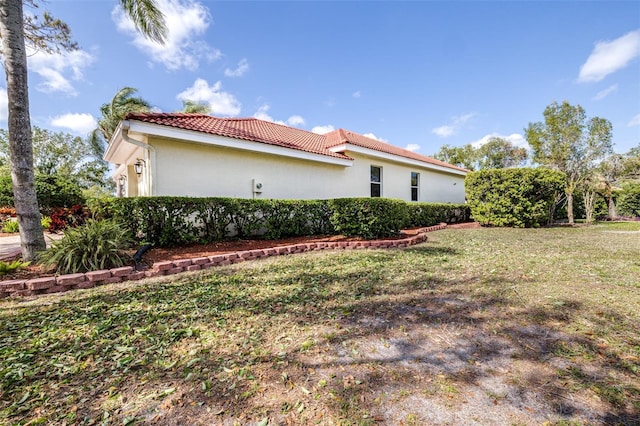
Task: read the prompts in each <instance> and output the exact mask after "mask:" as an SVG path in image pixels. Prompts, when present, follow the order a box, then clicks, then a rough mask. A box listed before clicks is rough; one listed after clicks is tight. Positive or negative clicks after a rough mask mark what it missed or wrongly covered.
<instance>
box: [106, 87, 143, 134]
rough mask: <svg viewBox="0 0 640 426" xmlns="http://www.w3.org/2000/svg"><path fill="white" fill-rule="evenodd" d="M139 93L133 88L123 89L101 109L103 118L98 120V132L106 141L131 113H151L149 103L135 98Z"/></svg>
mask: <svg viewBox="0 0 640 426" xmlns="http://www.w3.org/2000/svg"><path fill="white" fill-rule="evenodd" d="M137 91H138V89H134V88H133V87H123V88H122V89H120V90H118V92H117V93H116V94H115V96H114V97H113V99H111V102H109V103H108V104H103V105H102V106H101V107H100V112H101V113H102V118H101V119H100V120H98V128H97V129H96V131H99V132H100V134H101V135H102V137H104V139H105V140H106V141H109V140H110V139H111V136H113V133H114V132H115V131H116V128H117V127H118V124H119V123H120V121H122V119H124V117H125V115H127V114H128V113H130V112H149V111H150V110H151V105H150V104H149V102H147V101H146V100H144V99H143V98H141V97H137V96H136V97H134V96H133V95H134V94H135V93H136V92H137Z"/></svg>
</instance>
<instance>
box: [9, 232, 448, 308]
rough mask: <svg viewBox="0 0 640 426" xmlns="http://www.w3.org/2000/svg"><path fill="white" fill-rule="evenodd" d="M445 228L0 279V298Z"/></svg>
mask: <svg viewBox="0 0 640 426" xmlns="http://www.w3.org/2000/svg"><path fill="white" fill-rule="evenodd" d="M446 227H447V224H446V223H441V224H439V225H435V226H429V227H426V228H420V229H417V230H416V234H415V235H412V236H410V237H407V238H403V239H400V240H366V241H326V242H316V243H301V244H293V245H289V246H280V247H273V248H265V249H257V250H247V251H238V252H234V253H225V254H218V255H213V256H207V257H196V258H191V259H178V260H173V261H164V262H156V263H154V264H153V266H152V267H151V268H150V269H148V270H146V271H136V270H135V269H134V268H133V267H132V266H123V267H121V268H114V269H104V270H101V271H92V272H85V273H80V274H67V275H58V276H55V277H43V278H32V279H28V280H25V279H23V280H21V279H18V280H9V281H1V282H0V299H1V298H5V297H25V296H36V295H39V294H50V293H61V292H65V291H69V290H76V289H83V288H92V287H95V286H99V285H103V284H112V283H119V282H123V281H136V280H140V279H143V278H151V277H159V276H164V275H173V274H178V273H180V272H187V271H199V270H201V269H209V268H213V267H217V266H225V265H231V264H233V263H240V262H245V261H248V260H255V259H262V258H266V257H271V256H282V255H287V254H295V253H304V252H307V251H317V250H358V249H367V248H371V249H380V248H404V247H409V246H413V245H416V244H420V243H423V242H425V241H426V240H427V235H426V234H427V232H432V231H438V230H440V229H444V228H446Z"/></svg>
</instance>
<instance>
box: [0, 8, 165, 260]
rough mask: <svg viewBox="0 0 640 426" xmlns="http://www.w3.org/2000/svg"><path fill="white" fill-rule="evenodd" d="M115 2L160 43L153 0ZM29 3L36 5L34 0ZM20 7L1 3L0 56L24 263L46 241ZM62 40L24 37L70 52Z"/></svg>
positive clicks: (25, 25)
mask: <svg viewBox="0 0 640 426" xmlns="http://www.w3.org/2000/svg"><path fill="white" fill-rule="evenodd" d="M119 1H120V5H121V6H122V8H123V9H124V11H125V13H127V14H128V15H129V16H130V17H131V19H132V20H133V23H134V25H135V27H136V29H137V30H138V31H140V32H141V33H142V34H144V35H145V36H146V37H148V38H149V39H151V40H155V41H157V42H159V43H163V42H164V40H165V37H166V33H167V28H166V26H165V23H164V15H163V14H162V12H161V11H160V10H159V9H158V7H157V4H156V1H155V0H119ZM28 3H29V2H28ZM30 4H33V5H35V2H30ZM22 6H23V0H2V1H1V2H0V37H2V55H3V56H4V69H5V73H6V77H7V97H8V101H9V111H8V112H9V118H8V127H9V149H10V153H11V155H10V163H11V178H12V183H13V194H14V203H15V208H16V213H17V216H18V224H19V227H20V242H21V249H22V257H23V259H24V260H33V259H35V257H36V255H37V253H38V252H39V251H41V250H44V248H45V241H44V236H43V234H42V226H41V224H40V211H39V208H38V199H37V197H36V191H35V185H34V171H33V143H32V139H31V117H30V116H29V96H28V84H27V54H26V45H25V32H29V31H34V28H33V27H32V26H30V25H29V23H33V21H31V20H29V19H27V20H25V18H24V14H23V10H22ZM46 22H49V23H50V24H51V21H50V20H47V19H45V24H46ZM58 24H59V21H58ZM50 27H53V25H50ZM65 27H66V26H65ZM63 36H64V34H63ZM66 36H67V38H66V41H67V43H65V38H64V37H63V38H60V37H57V36H56V34H55V31H54V32H53V33H52V34H50V35H49V37H47V36H46V35H45V36H42V35H41V37H40V38H38V37H37V36H36V37H33V34H32V37H27V38H28V39H29V40H30V41H31V42H32V43H33V44H36V45H37V47H38V48H41V49H45V50H51V51H56V50H59V49H60V47H62V48H64V49H71V48H73V44H72V43H68V33H67V34H66ZM34 40H35V42H34ZM61 40H62V41H61ZM36 42H38V43H36Z"/></svg>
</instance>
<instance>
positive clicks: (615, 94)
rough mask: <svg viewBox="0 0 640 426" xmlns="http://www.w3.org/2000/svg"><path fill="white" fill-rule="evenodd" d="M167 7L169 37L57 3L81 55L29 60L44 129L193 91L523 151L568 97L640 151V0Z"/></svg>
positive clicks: (226, 111)
mask: <svg viewBox="0 0 640 426" xmlns="http://www.w3.org/2000/svg"><path fill="white" fill-rule="evenodd" d="M158 2H159V4H160V6H161V8H162V9H163V11H164V12H165V14H166V17H167V23H168V26H169V30H170V34H169V40H168V43H167V44H166V45H165V46H159V45H157V44H153V43H150V42H148V41H146V40H144V39H143V38H141V37H140V36H139V35H137V34H136V33H135V31H133V30H132V26H131V24H130V23H129V22H128V21H127V19H126V18H123V16H122V14H121V13H120V12H119V10H118V8H117V2H116V1H112V0H99V1H95V0H63V1H57V0H51V1H49V2H48V3H46V4H44V5H43V8H45V9H47V10H49V11H51V12H52V13H53V14H54V16H56V17H58V18H60V19H62V20H64V21H66V22H67V23H68V24H69V26H70V27H71V29H72V32H73V37H74V39H75V40H76V41H77V42H78V43H79V45H80V50H78V51H75V52H71V53H64V54H62V55H49V54H44V53H42V52H37V53H34V54H32V56H31V57H30V58H29V67H30V75H29V85H30V103H31V116H32V123H33V124H34V125H37V126H40V127H45V128H50V129H53V130H56V131H65V132H69V133H73V134H78V135H84V134H86V133H87V132H88V131H89V130H90V129H91V128H94V127H95V120H96V119H97V118H98V117H99V108H100V105H102V104H103V103H105V102H108V101H110V100H111V98H112V97H113V95H114V94H115V93H116V92H117V91H118V90H119V89H120V88H122V87H125V86H131V87H135V88H137V89H138V90H139V95H140V96H142V97H143V98H145V99H147V100H148V101H149V102H150V103H151V104H152V105H153V106H154V108H155V109H157V110H158V111H163V112H172V111H178V110H180V109H181V108H182V102H181V100H182V99H191V100H194V101H200V102H206V103H208V104H210V106H211V108H212V111H213V112H212V114H213V115H216V116H226V117H258V118H262V119H267V120H272V121H277V122H282V123H285V124H287V125H291V126H294V127H299V128H302V129H307V130H312V131H316V132H323V131H328V130H331V129H337V128H345V129H349V130H352V131H355V132H358V133H361V134H366V135H369V136H372V137H375V138H377V139H380V140H384V141H387V142H389V143H392V144H394V145H398V146H401V147H407V148H408V149H412V150H415V151H417V152H420V153H422V154H427V155H431V154H433V153H435V152H436V151H437V150H438V149H439V148H440V147H441V146H442V145H444V144H449V145H454V146H460V145H464V144H467V143H475V144H480V143H482V141H485V140H487V139H488V138H489V137H491V136H502V137H506V138H508V139H510V140H512V141H513V142H514V143H516V144H518V145H523V144H525V140H524V139H523V129H524V128H525V127H526V126H527V124H528V123H529V122H534V121H542V120H543V116H542V112H543V111H544V109H545V107H546V106H547V105H549V104H550V103H551V102H553V101H558V102H561V101H563V100H567V101H569V102H570V103H572V104H580V105H582V106H583V107H584V108H585V110H586V113H587V116H589V117H592V116H600V117H603V118H607V119H608V120H610V121H611V122H612V124H613V140H614V144H615V150H616V151H617V152H621V153H623V152H626V151H628V150H629V149H630V148H632V147H635V146H638V145H639V144H640V2H637V1H625V2H614V1H602V2H599V1H591V2H586V1H572V2H556V1H548V2H547V1H544V2H543V1H537V2H520V1H500V2H488V1H474V2H463V1H451V2H435V1H401V2H398V1H394V2H392V1H370V2H365V1H339V2H328V1H314V2H312V1H295V2H275V1H252V2H249V1H238V0H235V1H196V0H158ZM27 12H28V10H27ZM6 125H7V124H6V86H5V83H4V79H3V80H2V81H1V82H0V127H4V128H6Z"/></svg>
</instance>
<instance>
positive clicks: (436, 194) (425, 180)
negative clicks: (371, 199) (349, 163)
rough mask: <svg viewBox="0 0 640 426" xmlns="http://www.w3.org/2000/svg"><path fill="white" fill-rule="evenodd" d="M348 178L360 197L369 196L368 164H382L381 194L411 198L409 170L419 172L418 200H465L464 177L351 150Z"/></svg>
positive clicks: (406, 199) (407, 199)
mask: <svg viewBox="0 0 640 426" xmlns="http://www.w3.org/2000/svg"><path fill="white" fill-rule="evenodd" d="M346 154H347V155H348V156H349V157H351V158H353V159H354V165H353V167H351V168H350V170H349V171H348V174H349V180H350V181H352V182H354V185H353V187H354V189H355V190H356V191H357V194H358V195H354V196H359V197H368V196H370V183H371V181H370V172H371V166H378V167H382V196H383V197H386V198H397V199H400V200H405V201H411V172H417V173H419V174H420V181H419V186H418V191H419V195H418V201H423V202H443V203H444V202H448V203H464V176H461V175H454V174H447V173H442V172H439V171H434V170H430V169H428V168H426V167H419V166H414V165H406V164H402V163H396V162H391V161H388V160H385V159H379V158H374V157H369V156H366V155H362V154H357V153H353V152H347V153H346Z"/></svg>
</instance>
